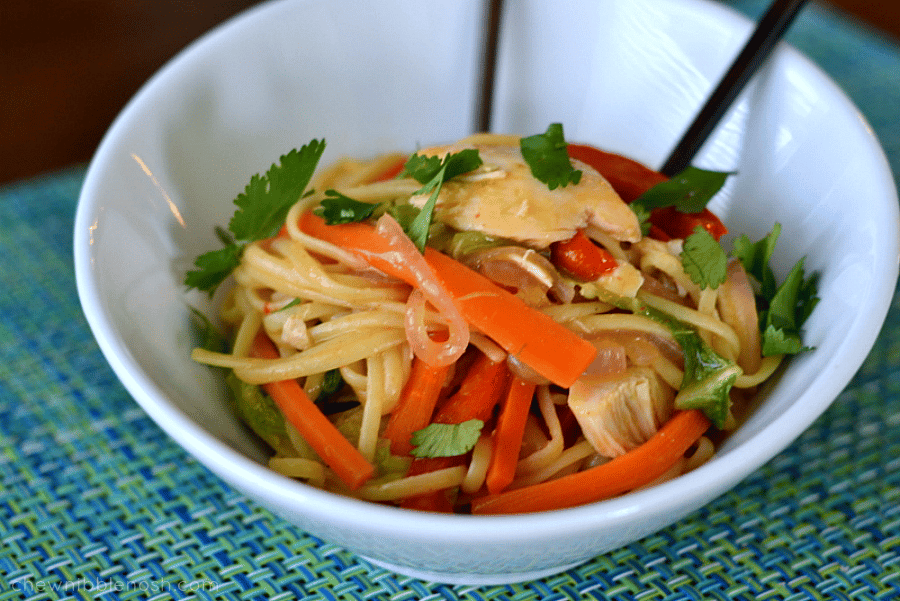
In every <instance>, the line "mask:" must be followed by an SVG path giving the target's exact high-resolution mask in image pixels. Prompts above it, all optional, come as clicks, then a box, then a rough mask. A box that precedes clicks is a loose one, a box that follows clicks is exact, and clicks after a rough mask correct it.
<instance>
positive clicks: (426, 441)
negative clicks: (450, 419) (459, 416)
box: [410, 419, 484, 457]
mask: <svg viewBox="0 0 900 601" xmlns="http://www.w3.org/2000/svg"><path fill="white" fill-rule="evenodd" d="M483 427H484V422H483V421H481V420H480V419H470V420H469V421H465V422H462V423H461V424H431V425H429V426H426V427H425V428H422V429H421V430H416V431H415V432H413V435H412V438H410V442H412V444H413V446H415V448H414V449H413V450H412V453H411V454H412V455H413V456H415V457H454V456H456V455H464V454H465V453H468V452H469V451H471V450H472V447H474V446H475V443H476V442H478V437H479V436H481V429H482V428H483Z"/></svg>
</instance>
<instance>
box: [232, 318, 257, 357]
mask: <svg viewBox="0 0 900 601" xmlns="http://www.w3.org/2000/svg"><path fill="white" fill-rule="evenodd" d="M260 321H261V320H260V317H259V313H247V314H246V315H244V319H243V320H242V321H241V325H240V327H238V330H237V334H236V335H235V337H234V343H233V344H232V346H231V354H232V356H234V357H249V356H250V347H251V346H253V339H254V338H255V337H256V333H257V332H258V331H259V326H260Z"/></svg>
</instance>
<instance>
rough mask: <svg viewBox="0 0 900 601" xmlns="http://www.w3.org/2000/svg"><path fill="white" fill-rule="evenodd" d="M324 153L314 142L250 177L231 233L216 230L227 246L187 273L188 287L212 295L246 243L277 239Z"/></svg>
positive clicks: (205, 256)
mask: <svg viewBox="0 0 900 601" xmlns="http://www.w3.org/2000/svg"><path fill="white" fill-rule="evenodd" d="M324 150H325V141H324V140H322V141H319V140H312V141H311V142H310V143H309V144H307V145H305V146H303V147H302V148H300V150H299V151H298V150H297V149H294V150H292V151H290V152H289V153H288V154H286V155H283V156H282V157H281V159H280V165H272V166H271V167H270V168H269V170H268V171H267V172H266V174H265V175H264V176H260V175H259V174H256V175H254V176H253V177H251V178H250V183H249V184H247V186H246V187H245V188H244V191H243V192H242V193H240V194H238V197H237V198H236V199H235V200H234V204H235V205H236V206H237V207H238V208H237V210H236V211H235V213H234V215H233V216H232V217H231V221H229V223H228V229H229V230H230V231H231V234H228V233H227V232H224V231H221V230H218V229H217V235H218V237H219V239H220V240H221V241H222V242H223V244H225V247H224V248H221V249H219V250H214V251H209V252H206V253H203V254H202V255H200V256H199V257H197V259H196V260H195V261H194V266H195V267H197V269H193V270H190V271H188V272H187V273H186V274H185V277H184V283H185V285H186V286H187V287H188V288H197V289H198V290H203V291H205V292H208V293H209V294H210V296H212V294H213V293H214V292H215V291H216V288H218V287H219V284H221V283H222V282H223V281H225V279H226V278H227V277H228V276H229V275H230V274H231V272H232V271H233V270H234V269H235V268H236V267H237V266H238V265H239V264H240V261H241V255H242V254H243V252H244V247H246V246H247V244H250V243H251V242H255V241H256V240H262V239H264V238H268V237H270V236H274V235H275V234H276V233H277V232H278V230H279V229H280V228H281V226H282V224H283V223H284V218H285V217H286V216H287V212H288V211H289V210H290V208H291V206H292V205H293V204H294V203H295V202H297V200H299V199H300V198H301V197H302V196H303V193H304V191H305V190H306V186H307V185H308V184H309V180H310V179H311V178H312V176H313V173H314V172H315V170H316V166H317V165H318V163H319V159H320V158H321V157H322V152H324Z"/></svg>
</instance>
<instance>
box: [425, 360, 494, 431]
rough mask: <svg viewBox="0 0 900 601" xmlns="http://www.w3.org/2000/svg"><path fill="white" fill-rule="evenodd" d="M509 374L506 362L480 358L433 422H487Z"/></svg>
mask: <svg viewBox="0 0 900 601" xmlns="http://www.w3.org/2000/svg"><path fill="white" fill-rule="evenodd" d="M508 374H509V371H508V370H507V369H506V362H505V361H496V362H495V361H491V360H490V358H488V356H487V355H480V356H479V357H478V358H477V359H476V360H475V362H474V363H473V364H472V366H471V367H470V368H469V371H468V372H467V373H466V376H465V378H463V381H462V384H460V386H459V390H457V391H456V392H455V393H454V394H453V396H451V397H450V398H449V399H447V401H446V402H445V403H444V404H443V405H441V407H440V409H438V412H437V414H436V415H435V416H434V419H433V420H432V421H433V422H434V423H436V424H461V423H463V422H466V421H469V420H470V419H480V420H481V421H483V422H486V421H487V420H488V419H489V418H490V417H491V413H492V412H493V411H494V406H495V405H496V404H497V403H498V402H499V401H500V397H502V396H503V391H504V389H505V388H506V381H507V376H508Z"/></svg>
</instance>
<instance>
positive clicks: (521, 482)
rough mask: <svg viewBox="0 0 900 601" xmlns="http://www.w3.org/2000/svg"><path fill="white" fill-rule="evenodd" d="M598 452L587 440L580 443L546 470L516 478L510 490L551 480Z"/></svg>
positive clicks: (562, 454)
mask: <svg viewBox="0 0 900 601" xmlns="http://www.w3.org/2000/svg"><path fill="white" fill-rule="evenodd" d="M595 453H596V451H595V450H594V447H592V446H591V443H589V442H588V441H586V440H582V441H580V442H577V443H575V444H574V445H572V446H571V447H569V448H568V449H566V450H565V451H563V452H562V453H561V454H560V456H559V457H558V458H557V459H556V461H554V462H552V463H551V464H549V465H548V466H546V467H545V468H543V469H541V470H539V471H537V472H533V473H530V474H526V475H525V476H522V477H521V478H518V477H517V478H516V479H515V480H514V481H513V483H512V484H510V486H509V488H510V489H513V488H519V487H522V486H528V485H529V484H537V483H538V482H543V481H544V480H549V479H550V478H552V477H553V475H554V474H556V473H558V472H560V471H562V470H564V469H566V468H567V467H571V466H572V465H574V464H576V463H578V462H579V461H582V460H583V459H587V458H588V457H590V456H591V455H594V454H595Z"/></svg>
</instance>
